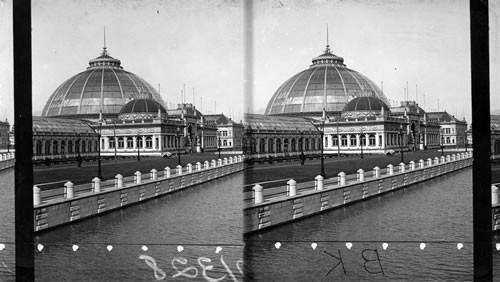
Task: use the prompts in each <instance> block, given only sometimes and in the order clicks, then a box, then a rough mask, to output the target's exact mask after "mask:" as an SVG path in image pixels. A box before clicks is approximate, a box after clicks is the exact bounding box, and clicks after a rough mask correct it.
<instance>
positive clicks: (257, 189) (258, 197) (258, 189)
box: [252, 184, 264, 204]
mask: <svg viewBox="0 0 500 282" xmlns="http://www.w3.org/2000/svg"><path fill="white" fill-rule="evenodd" d="M252 190H253V191H254V196H253V202H254V204H260V203H262V202H263V200H264V199H263V195H262V186H261V185H259V184H257V185H255V186H254V187H253V188H252Z"/></svg>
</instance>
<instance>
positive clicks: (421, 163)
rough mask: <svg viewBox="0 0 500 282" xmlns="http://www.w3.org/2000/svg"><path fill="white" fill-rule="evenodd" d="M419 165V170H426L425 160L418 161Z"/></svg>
mask: <svg viewBox="0 0 500 282" xmlns="http://www.w3.org/2000/svg"><path fill="white" fill-rule="evenodd" d="M418 163H419V168H424V167H425V162H424V160H422V159H420V160H419V161H418Z"/></svg>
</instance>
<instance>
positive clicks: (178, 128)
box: [177, 127, 181, 165]
mask: <svg viewBox="0 0 500 282" xmlns="http://www.w3.org/2000/svg"><path fill="white" fill-rule="evenodd" d="M180 132H181V128H180V127H177V165H181V142H180V138H179V133H180Z"/></svg>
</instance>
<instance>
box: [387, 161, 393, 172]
mask: <svg viewBox="0 0 500 282" xmlns="http://www.w3.org/2000/svg"><path fill="white" fill-rule="evenodd" d="M393 174H394V166H393V165H392V164H388V165H387V175H393Z"/></svg>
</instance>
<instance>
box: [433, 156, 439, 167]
mask: <svg viewBox="0 0 500 282" xmlns="http://www.w3.org/2000/svg"><path fill="white" fill-rule="evenodd" d="M434 164H435V165H437V164H439V158H438V157H435V158H434Z"/></svg>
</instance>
